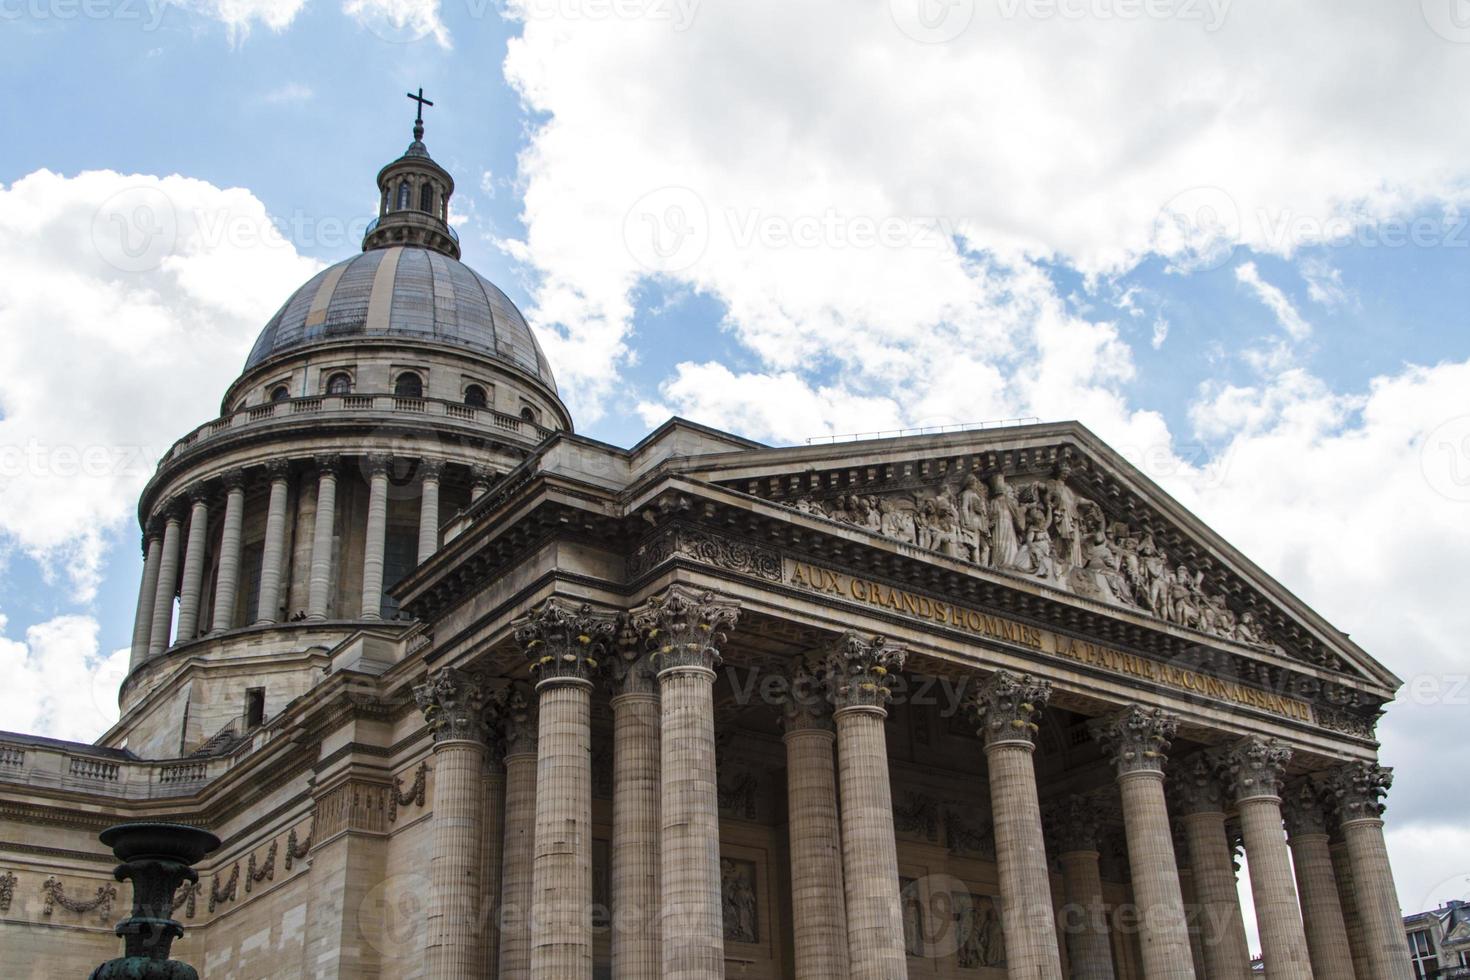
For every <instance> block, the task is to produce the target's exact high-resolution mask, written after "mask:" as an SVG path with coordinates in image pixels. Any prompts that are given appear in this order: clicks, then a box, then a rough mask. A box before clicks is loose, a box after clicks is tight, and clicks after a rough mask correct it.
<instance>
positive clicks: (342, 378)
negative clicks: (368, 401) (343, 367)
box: [327, 371, 352, 395]
mask: <svg viewBox="0 0 1470 980" xmlns="http://www.w3.org/2000/svg"><path fill="white" fill-rule="evenodd" d="M327 394H329V395H350V394H352V376H351V375H349V374H348V373H347V372H346V371H338V372H337V373H336V374H334V375H332V376H331V377H330V378H328V379H327Z"/></svg>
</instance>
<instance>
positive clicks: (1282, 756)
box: [1225, 735, 1291, 801]
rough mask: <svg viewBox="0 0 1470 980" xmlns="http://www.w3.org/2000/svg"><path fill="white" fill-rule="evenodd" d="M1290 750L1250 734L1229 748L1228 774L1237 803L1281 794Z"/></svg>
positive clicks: (1270, 740) (1226, 763) (1226, 765)
mask: <svg viewBox="0 0 1470 980" xmlns="http://www.w3.org/2000/svg"><path fill="white" fill-rule="evenodd" d="M1290 761H1291V749H1290V748H1289V747H1287V746H1285V745H1282V744H1281V743H1280V742H1278V741H1277V740H1276V739H1274V738H1266V737H1265V736H1263V735H1247V736H1246V737H1245V738H1243V739H1241V740H1240V741H1238V742H1236V743H1235V744H1234V745H1232V746H1231V747H1230V751H1229V752H1228V753H1227V754H1226V756H1225V771H1226V772H1227V773H1229V775H1230V787H1231V789H1232V790H1233V791H1234V793H1235V799H1236V800H1237V801H1241V800H1250V799H1254V798H1256V797H1258V796H1277V797H1279V796H1280V795H1281V780H1282V777H1283V776H1284V775H1285V774H1286V764H1287V763H1288V762H1290Z"/></svg>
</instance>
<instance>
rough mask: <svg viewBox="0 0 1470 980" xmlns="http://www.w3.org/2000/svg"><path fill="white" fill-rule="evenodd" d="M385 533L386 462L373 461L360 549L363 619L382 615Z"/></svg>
mask: <svg viewBox="0 0 1470 980" xmlns="http://www.w3.org/2000/svg"><path fill="white" fill-rule="evenodd" d="M387 534H388V464H387V462H386V461H375V462H374V463H373V464H372V466H371V469H370V472H369V476H368V513H367V534H366V537H365V538H364V541H363V552H362V612H361V613H360V615H361V617H362V618H363V619H382V618H383V548H384V547H385V545H386V542H387Z"/></svg>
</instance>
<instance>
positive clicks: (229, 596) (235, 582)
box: [210, 470, 245, 634]
mask: <svg viewBox="0 0 1470 980" xmlns="http://www.w3.org/2000/svg"><path fill="white" fill-rule="evenodd" d="M244 527H245V473H244V471H243V470H232V471H231V472H229V473H227V474H225V520H224V527H223V528H222V529H221V531H220V541H219V575H218V579H217V581H216V582H215V586H214V615H213V616H212V617H211V618H210V633H212V634H213V633H223V632H224V631H225V630H229V629H234V628H235V596H236V595H237V594H238V593H239V591H240V544H241V541H240V535H241V533H242V531H243V530H244Z"/></svg>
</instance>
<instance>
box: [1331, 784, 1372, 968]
mask: <svg viewBox="0 0 1470 980" xmlns="http://www.w3.org/2000/svg"><path fill="white" fill-rule="evenodd" d="M1328 817H1329V819H1332V814H1331V813H1329V814H1328ZM1327 849H1328V851H1330V852H1331V854H1332V874H1333V877H1335V878H1336V879H1337V897H1338V901H1339V902H1341V903H1342V921H1343V923H1344V924H1345V925H1346V926H1347V934H1348V950H1349V952H1351V954H1352V961H1353V974H1354V976H1357V977H1362V978H1367V977H1370V976H1372V972H1371V971H1372V969H1373V964H1372V962H1371V961H1370V960H1369V957H1368V937H1367V936H1365V935H1364V934H1363V926H1362V923H1361V922H1359V921H1358V897H1357V892H1356V891H1354V890H1353V868H1352V862H1351V860H1350V858H1349V857H1348V851H1347V842H1346V841H1343V840H1341V839H1334V840H1333V841H1332V842H1331V843H1330V844H1328V845H1327Z"/></svg>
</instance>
